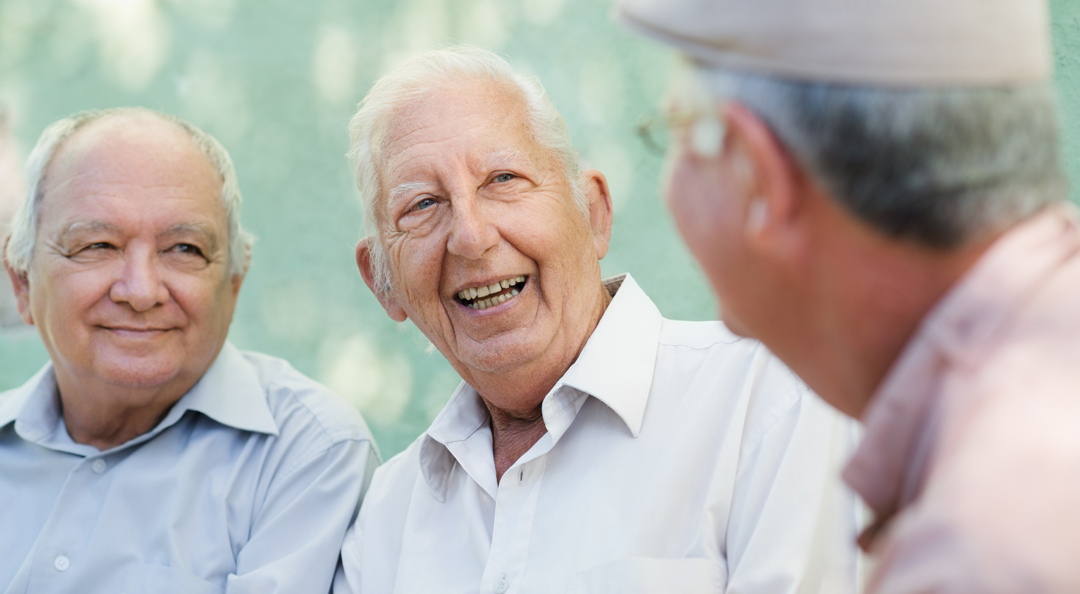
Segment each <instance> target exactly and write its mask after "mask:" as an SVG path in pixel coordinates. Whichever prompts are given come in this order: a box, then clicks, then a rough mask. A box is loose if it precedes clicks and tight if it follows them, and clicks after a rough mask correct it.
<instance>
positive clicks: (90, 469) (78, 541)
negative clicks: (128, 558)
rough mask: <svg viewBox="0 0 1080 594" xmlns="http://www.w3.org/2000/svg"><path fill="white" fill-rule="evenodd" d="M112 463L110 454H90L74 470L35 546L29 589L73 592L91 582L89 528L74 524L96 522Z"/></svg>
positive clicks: (83, 524)
mask: <svg viewBox="0 0 1080 594" xmlns="http://www.w3.org/2000/svg"><path fill="white" fill-rule="evenodd" d="M110 466H111V465H110V460H109V457H108V456H105V455H100V456H90V457H87V458H84V459H83V460H82V461H81V462H79V464H78V465H77V466H75V468H73V469H72V470H71V473H70V474H69V475H68V478H67V481H65V483H64V487H63V489H61V491H60V496H59V497H58V498H57V500H56V505H55V506H54V507H53V513H52V514H51V515H50V516H49V520H48V521H47V522H46V523H45V526H44V527H43V528H42V530H41V534H40V535H39V536H38V539H37V543H36V545H35V546H34V552H33V553H32V556H33V561H32V562H31V571H30V580H29V588H28V589H27V592H29V593H34V592H68V591H71V592H74V591H78V590H80V589H81V588H82V587H84V586H87V585H88V584H86V583H85V582H84V580H83V578H85V577H86V576H87V574H88V573H89V572H92V570H93V569H94V568H91V567H87V566H86V563H87V562H88V561H89V559H88V552H89V550H90V547H91V546H92V543H91V542H90V541H89V534H88V531H73V530H71V527H72V526H86V527H92V526H94V525H95V524H96V518H97V515H98V512H99V511H100V509H101V494H102V493H106V492H108V488H107V487H105V486H103V485H101V484H100V482H101V481H102V480H108V473H109V470H110Z"/></svg>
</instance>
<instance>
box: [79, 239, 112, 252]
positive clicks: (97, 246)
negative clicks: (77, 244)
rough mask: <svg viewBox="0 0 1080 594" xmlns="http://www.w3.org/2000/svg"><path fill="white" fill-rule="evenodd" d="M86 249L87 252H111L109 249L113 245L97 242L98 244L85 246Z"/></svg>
mask: <svg viewBox="0 0 1080 594" xmlns="http://www.w3.org/2000/svg"><path fill="white" fill-rule="evenodd" d="M86 249H88V250H111V249H113V244H111V243H109V242H107V241H98V242H95V243H91V244H90V245H88V246H86Z"/></svg>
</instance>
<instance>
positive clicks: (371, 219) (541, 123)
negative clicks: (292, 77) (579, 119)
mask: <svg viewBox="0 0 1080 594" xmlns="http://www.w3.org/2000/svg"><path fill="white" fill-rule="evenodd" d="M478 80H479V81H490V82H491V83H493V84H499V85H506V86H509V87H510V88H512V89H514V90H515V91H516V93H517V94H518V95H520V98H521V101H522V103H524V107H525V113H526V118H527V124H528V126H529V131H530V133H531V134H532V138H533V140H534V141H536V143H537V144H539V145H540V146H542V147H544V148H546V149H548V150H550V151H552V152H553V153H554V154H555V156H556V157H557V158H558V160H559V161H560V162H561V164H562V167H563V171H564V173H565V175H566V179H567V181H568V182H569V183H570V187H571V191H572V193H573V199H574V202H575V204H576V205H577V207H578V208H579V209H580V210H581V212H582V214H583V216H588V211H589V204H588V198H587V197H586V196H585V193H584V190H583V188H582V186H581V183H580V179H579V178H580V175H581V168H580V165H579V163H578V154H577V151H576V150H575V149H574V146H573V145H572V144H571V142H570V134H569V132H568V131H567V128H566V122H565V121H563V118H562V116H561V115H559V112H558V111H557V110H556V109H555V105H554V104H553V103H552V102H551V99H550V98H548V96H547V94H546V93H545V92H544V88H543V86H541V85H540V81H538V80H537V79H536V78H535V77H532V76H526V75H524V74H521V73H519V72H517V71H515V70H514V69H513V68H512V67H511V66H510V64H509V63H508V62H507V61H506V60H505V59H503V58H501V57H500V56H498V55H496V54H493V53H491V52H489V51H487V50H483V49H479V48H475V47H453V48H447V49H441V50H433V51H428V52H424V53H422V54H420V55H418V56H415V57H413V58H411V59H410V60H408V61H406V62H405V63H404V64H402V65H401V66H400V67H398V68H397V69H395V70H394V71H392V72H390V73H389V74H387V75H386V76H383V77H382V78H381V79H379V81H378V82H376V83H375V86H373V87H372V88H371V91H369V92H368V94H367V96H366V97H364V99H363V101H361V102H360V106H359V110H358V111H357V112H356V115H354V116H353V118H352V121H351V122H349V136H350V139H351V148H350V150H349V154H348V157H349V159H350V161H351V163H352V166H353V174H354V175H355V176H356V184H357V187H359V189H360V194H361V197H362V199H363V203H364V234H365V235H366V236H367V237H368V238H370V240H369V246H368V247H369V253H370V257H371V267H372V271H373V274H374V276H375V286H376V288H377V290H379V291H383V292H385V291H388V290H389V289H390V287H391V278H390V269H389V265H388V263H387V260H386V253H385V251H384V250H383V246H382V242H381V240H380V237H379V227H378V224H377V221H376V208H375V205H376V201H377V200H378V199H379V198H380V197H382V198H385V197H384V196H383V194H382V188H381V187H380V181H379V168H378V165H377V163H379V162H380V161H381V160H382V159H383V155H382V149H383V146H382V143H383V137H384V136H385V134H386V132H387V130H388V129H389V127H390V123H391V121H392V120H393V118H394V116H395V115H397V112H398V110H400V109H401V108H402V107H404V106H405V105H406V104H407V103H409V102H410V101H413V100H415V99H417V98H419V97H421V96H423V95H426V94H428V93H430V92H431V91H433V90H436V89H440V88H445V87H448V86H454V85H460V84H461V83H462V82H463V81H478Z"/></svg>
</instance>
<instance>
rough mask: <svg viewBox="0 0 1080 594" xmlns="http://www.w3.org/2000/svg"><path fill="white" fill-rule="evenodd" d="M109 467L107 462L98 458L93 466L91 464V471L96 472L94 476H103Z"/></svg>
mask: <svg viewBox="0 0 1080 594" xmlns="http://www.w3.org/2000/svg"><path fill="white" fill-rule="evenodd" d="M108 466H109V465H108V464H106V463H105V460H102V459H101V458H98V459H97V460H94V462H93V463H92V464H90V469H91V470H93V471H94V474H101V473H103V472H105V469H106V468H107V467H108Z"/></svg>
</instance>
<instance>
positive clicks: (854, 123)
mask: <svg viewBox="0 0 1080 594" xmlns="http://www.w3.org/2000/svg"><path fill="white" fill-rule="evenodd" d="M691 68H692V71H693V72H694V73H695V74H696V75H697V77H698V78H699V80H700V82H701V85H702V86H704V87H705V88H706V89H707V90H708V92H709V93H710V94H711V95H712V99H713V100H718V101H735V102H738V103H739V104H741V105H743V106H745V107H747V108H748V109H750V110H751V111H753V112H754V113H755V114H756V115H757V116H758V117H760V118H761V119H762V120H763V121H764V122H765V123H766V125H768V126H769V128H770V129H771V130H772V132H773V134H775V135H776V136H777V138H778V139H779V140H780V141H781V142H782V143H783V144H784V145H785V146H786V147H787V149H788V150H789V151H790V152H791V153H792V156H793V157H794V158H795V160H796V161H797V162H798V163H799V164H800V165H801V166H802V167H804V168H805V169H806V171H807V172H808V173H809V174H810V175H811V177H812V178H813V179H814V180H815V181H816V182H818V183H819V184H821V186H822V187H823V188H824V189H825V190H826V191H828V192H829V193H830V194H831V195H832V196H833V197H834V198H835V199H836V200H837V201H838V202H840V203H841V205H842V206H843V207H845V208H846V209H847V210H848V211H849V212H850V213H852V214H853V215H854V216H855V217H857V218H859V219H861V220H863V221H864V222H866V223H868V224H870V225H871V226H872V227H874V228H875V229H877V230H878V231H879V232H881V233H883V234H885V235H887V236H889V237H893V238H897V239H906V240H911V241H913V242H916V243H918V244H921V245H925V246H929V247H933V248H938V249H952V248H956V247H959V246H963V245H966V244H968V243H969V242H971V241H973V240H976V239H978V238H979V237H981V236H984V235H986V234H988V233H992V232H995V231H1002V230H1004V229H1006V228H1008V227H1009V226H1011V225H1013V224H1015V223H1017V222H1019V221H1021V220H1023V219H1024V218H1026V217H1028V216H1029V215H1031V214H1033V213H1035V212H1037V211H1039V210H1040V209H1042V208H1043V207H1045V206H1046V205H1048V204H1050V203H1053V202H1057V201H1061V200H1065V199H1066V197H1067V187H1066V183H1065V177H1064V174H1063V172H1062V166H1061V157H1060V153H1059V151H1060V149H1059V144H1058V122H1057V104H1056V100H1055V96H1054V92H1053V91H1052V89H1051V87H1050V85H1049V83H1046V84H1034V85H1029V86H1022V87H1011V88H1005V87H1003V88H941V89H934V88H920V89H901V88H883V87H860V86H849V85H837V84H826V83H820V82H808V81H796V80H792V79H782V78H776V77H772V76H767V75H760V74H747V73H739V72H731V71H722V70H716V69H708V68H702V67H697V66H693V67H691Z"/></svg>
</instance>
